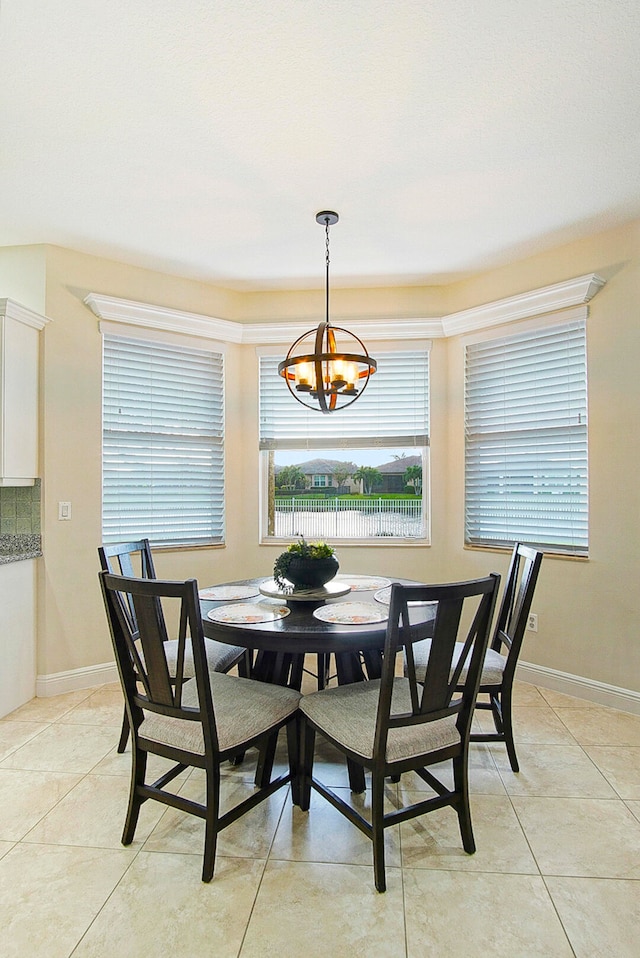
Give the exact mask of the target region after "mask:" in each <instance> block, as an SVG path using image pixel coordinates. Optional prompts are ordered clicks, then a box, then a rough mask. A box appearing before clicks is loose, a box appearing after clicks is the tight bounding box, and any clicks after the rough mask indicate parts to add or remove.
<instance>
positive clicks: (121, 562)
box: [98, 539, 251, 752]
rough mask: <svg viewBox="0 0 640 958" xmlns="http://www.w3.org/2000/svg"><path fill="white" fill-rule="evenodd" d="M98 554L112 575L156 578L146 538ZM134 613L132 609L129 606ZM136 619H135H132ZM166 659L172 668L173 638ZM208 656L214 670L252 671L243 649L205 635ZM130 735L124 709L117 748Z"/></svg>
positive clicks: (188, 665) (189, 668) (189, 671)
mask: <svg viewBox="0 0 640 958" xmlns="http://www.w3.org/2000/svg"><path fill="white" fill-rule="evenodd" d="M98 558H99V559H100V568H101V569H102V570H103V572H111V573H112V574H114V575H124V576H130V577H134V576H138V577H139V578H142V579H155V578H157V576H156V570H155V567H154V564H153V554H152V552H151V546H150V544H149V540H148V539H138V540H136V541H134V542H118V543H110V544H107V545H104V544H103V545H101V546H99V547H98ZM130 611H131V614H132V615H134V614H135V613H134V610H133V609H131V610H130ZM134 621H135V619H134ZM168 642H169V645H168V646H167V650H166V653H167V660H168V661H169V663H170V668H171V670H172V671H175V667H176V653H177V643H176V641H175V640H173V639H168ZM205 646H206V652H207V660H208V662H209V668H211V669H214V670H215V671H216V672H228V671H229V670H230V669H232V668H233V667H234V665H237V666H238V672H239V674H240V675H244V676H248V675H249V674H250V671H251V661H250V659H249V658H248V656H249V654H250V653H248V652H247V650H246V649H244V648H240V647H239V646H234V645H225V644H224V643H223V642H216V641H215V639H205ZM185 674H186V675H189V676H192V675H193V674H194V666H193V656H192V655H191V651H190V649H189V648H187V652H186V661H185ZM128 738H129V722H128V719H127V711H126V709H125V711H124V715H123V717H122V729H121V732H120V740H119V742H118V751H119V752H124V750H125V748H126V745H127V740H128Z"/></svg>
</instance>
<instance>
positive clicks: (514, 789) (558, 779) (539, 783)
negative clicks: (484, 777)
mask: <svg viewBox="0 0 640 958" xmlns="http://www.w3.org/2000/svg"><path fill="white" fill-rule="evenodd" d="M518 758H519V760H520V771H519V772H518V773H514V772H513V771H512V770H511V766H510V765H509V759H508V758H507V755H506V752H504V753H502V754H500V753H498V751H497V750H496V752H495V759H496V764H497V766H498V769H499V771H500V774H501V776H502V780H503V781H504V785H505V788H506V790H507V792H508V793H509V794H510V795H546V796H549V797H551V796H557V797H563V796H566V797H573V798H616V797H617V796H616V792H615V791H614V790H613V789H612V788H611V785H610V784H609V783H608V782H607V780H606V778H605V777H604V776H603V775H602V774H601V773H600V772H599V771H598V769H597V768H596V767H595V765H594V764H593V762H592V761H591V760H590V759H589V756H588V755H586V754H585V752H584V750H583V749H582V748H580V746H579V745H520V746H519V747H518Z"/></svg>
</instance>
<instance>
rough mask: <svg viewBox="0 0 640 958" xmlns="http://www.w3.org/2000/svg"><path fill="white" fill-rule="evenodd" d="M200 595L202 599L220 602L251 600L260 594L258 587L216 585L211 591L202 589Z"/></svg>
mask: <svg viewBox="0 0 640 958" xmlns="http://www.w3.org/2000/svg"><path fill="white" fill-rule="evenodd" d="M198 595H199V596H200V598H201V599H211V600H212V601H217V602H220V601H222V600H225V599H226V600H227V601H230V600H231V599H250V598H251V596H254V595H259V592H258V586H257V585H214V586H211V588H209V589H200V591H199V592H198Z"/></svg>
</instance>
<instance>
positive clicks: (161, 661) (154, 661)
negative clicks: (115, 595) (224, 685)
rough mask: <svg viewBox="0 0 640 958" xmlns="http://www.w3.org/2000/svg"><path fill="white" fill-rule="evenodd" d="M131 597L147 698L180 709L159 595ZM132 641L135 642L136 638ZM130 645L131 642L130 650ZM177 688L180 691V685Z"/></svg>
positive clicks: (131, 637) (133, 595) (132, 595)
mask: <svg viewBox="0 0 640 958" xmlns="http://www.w3.org/2000/svg"><path fill="white" fill-rule="evenodd" d="M125 595H126V593H125ZM130 596H131V600H132V603H133V608H134V610H135V617H136V621H137V623H138V629H137V635H138V637H139V638H138V641H139V643H140V645H141V647H142V657H143V659H144V665H143V670H144V674H145V677H146V682H145V686H146V688H147V695H148V697H149V699H150V700H151V701H152V702H155V703H158V704H160V705H169V706H172V707H178V708H179V707H180V706H179V704H178V703H177V702H176V699H175V695H174V688H173V685H172V682H171V669H170V667H169V663H168V662H167V657H166V654H165V644H164V643H165V642H166V640H167V631H166V628H165V625H164V618H163V617H162V616H160V615H159V603H158V598H157V596H155V595H135V594H130ZM130 639H133V634H132V635H131V636H130ZM130 644H131V643H130V642H129V643H128V645H129V647H130ZM178 648H180V644H179V646H178ZM176 688H179V686H178V685H177V684H176Z"/></svg>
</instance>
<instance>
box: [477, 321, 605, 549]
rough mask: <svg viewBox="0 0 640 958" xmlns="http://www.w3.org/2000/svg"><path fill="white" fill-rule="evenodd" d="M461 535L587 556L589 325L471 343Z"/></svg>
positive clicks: (578, 323) (568, 325)
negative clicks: (519, 543) (587, 353)
mask: <svg viewBox="0 0 640 958" xmlns="http://www.w3.org/2000/svg"><path fill="white" fill-rule="evenodd" d="M465 399H466V410H465V411H466V422H465V431H466V515H465V539H466V541H467V542H468V543H469V544H474V545H498V546H504V545H507V546H508V545H511V544H512V543H513V542H516V541H518V542H525V543H529V544H532V545H536V546H539V547H541V548H545V549H548V550H549V551H554V552H560V553H571V554H575V555H587V554H588V545H589V539H588V472H587V378H586V334H585V323H584V321H583V320H578V321H574V322H570V323H564V324H561V325H557V326H555V325H554V326H547V327H546V328H540V329H538V330H536V331H533V332H527V333H522V334H519V335H516V336H509V337H507V338H502V339H494V340H490V341H486V342H480V343H475V344H473V345H469V346H467V348H466V383H465Z"/></svg>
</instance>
